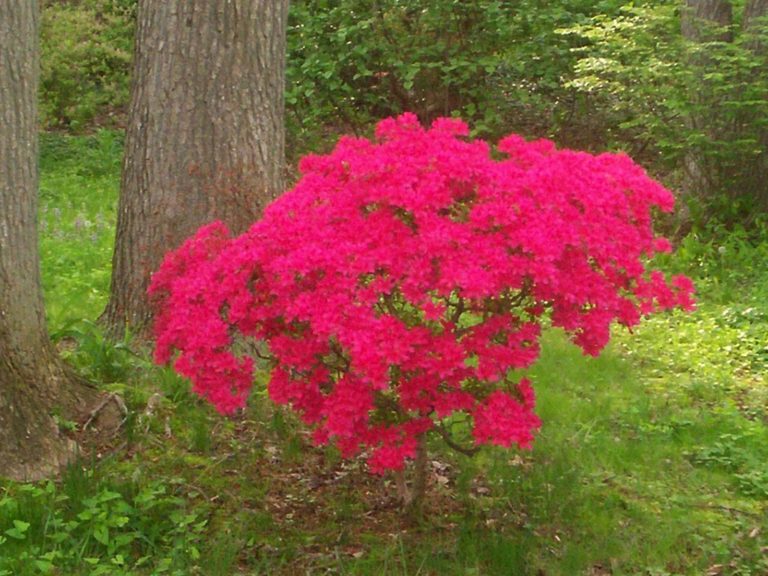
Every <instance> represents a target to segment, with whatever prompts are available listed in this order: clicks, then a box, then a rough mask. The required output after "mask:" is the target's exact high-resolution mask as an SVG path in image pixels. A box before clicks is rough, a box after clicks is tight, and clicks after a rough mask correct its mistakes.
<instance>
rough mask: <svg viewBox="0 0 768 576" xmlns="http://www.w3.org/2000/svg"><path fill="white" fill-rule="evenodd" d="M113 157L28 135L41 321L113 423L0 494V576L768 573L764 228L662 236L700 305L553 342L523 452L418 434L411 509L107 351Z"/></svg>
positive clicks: (340, 465) (280, 426) (273, 414)
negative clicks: (423, 510)
mask: <svg viewBox="0 0 768 576" xmlns="http://www.w3.org/2000/svg"><path fill="white" fill-rule="evenodd" d="M120 153H121V141H120V138H119V136H118V135H116V134H115V133H111V132H100V133H98V134H96V135H92V136H87V137H77V138H74V137H68V136H62V135H50V136H47V137H46V138H44V141H43V160H42V184H41V215H40V227H41V250H42V255H43V275H44V284H45V291H46V305H47V310H48V314H49V324H50V329H51V333H52V335H53V337H54V339H55V340H56V342H57V344H58V346H59V349H60V350H61V351H62V353H63V354H64V355H65V356H67V357H68V358H69V360H70V361H71V362H72V363H73V364H74V365H75V366H76V367H77V368H78V369H79V370H80V371H81V372H82V373H83V374H85V375H86V376H88V377H89V378H91V379H92V380H94V381H96V382H98V383H100V384H101V385H102V387H103V388H104V389H105V390H106V391H109V392H113V393H115V394H116V398H119V399H120V401H122V402H124V404H125V407H126V409H127V414H126V416H125V420H124V422H123V424H122V427H121V429H120V431H119V432H118V434H116V435H114V436H112V437H108V438H105V437H103V436H102V435H101V434H99V431H98V430H94V429H93V427H92V426H89V427H88V428H87V429H84V428H85V427H84V423H83V422H80V423H76V422H65V421H62V422H60V427H61V428H62V429H63V430H65V431H67V433H69V434H72V435H73V436H76V437H78V438H79V439H81V440H83V444H84V446H85V447H86V448H85V452H84V454H83V456H82V458H81V461H80V462H79V463H78V465H75V466H72V467H71V468H70V469H69V470H68V471H67V472H66V473H65V474H64V476H63V478H62V479H61V480H59V481H57V482H44V483H39V484H8V483H6V484H1V485H0V576H5V575H14V576H15V575H28V574H29V575H32V574H56V575H79V574H114V575H120V574H139V575H141V574H177V575H187V574H201V575H206V576H209V575H210V576H216V575H229V574H285V575H294V574H403V575H410V574H422V575H428V574H435V575H438V574H439V575H444V574H445V575H451V574H456V575H459V574H462V575H463V574H477V575H486V574H488V575H495V574H499V575H502V574H503V575H509V574H515V575H516V574H520V575H527V574H530V575H537V576H539V575H543V576H551V575H564V576H569V575H575V574H585V575H605V574H644V575H648V576H662V575H673V574H709V575H712V576H717V575H721V574H722V575H726V574H733V575H737V574H738V575H764V574H767V573H768V382H766V374H768V265H767V264H766V263H768V235H766V236H765V237H763V238H762V242H761V241H759V240H760V239H754V238H753V239H748V238H747V237H746V235H745V234H743V233H734V232H731V233H729V234H725V233H716V232H713V231H710V233H708V234H699V235H694V234H692V235H689V236H688V237H686V238H684V239H681V241H680V242H679V246H678V251H677V253H676V255H674V256H672V257H670V258H668V259H667V260H666V261H664V262H663V265H664V267H665V268H666V269H668V270H670V271H675V272H679V271H683V272H686V273H688V274H690V275H691V276H692V277H693V278H694V280H695V281H696V283H697V286H698V287H699V291H700V295H699V298H700V304H699V309H698V311H697V312H695V313H693V314H670V315H666V316H662V317H658V318H654V319H651V320H649V321H648V322H646V323H645V324H644V325H643V326H641V327H640V328H639V329H638V330H636V331H635V334H628V333H626V332H620V331H617V332H616V334H615V338H614V342H613V344H612V345H611V346H610V347H609V348H608V350H607V351H606V352H605V354H604V355H603V356H602V357H600V358H598V359H591V358H585V357H583V356H582V355H581V354H580V352H579V351H578V350H577V349H576V348H575V347H573V346H571V345H570V344H569V343H568V342H567V341H566V339H565V338H564V337H563V336H562V335H561V334H560V333H558V332H556V331H552V332H550V333H548V334H547V335H546V336H545V340H544V345H543V350H544V353H543V356H542V359H541V362H540V363H539V364H537V366H536V367H535V368H534V369H532V370H531V377H532V379H533V381H534V383H535V387H536V390H537V395H538V412H539V414H540V415H541V418H542V420H543V422H544V425H543V427H542V430H541V433H540V434H539V437H538V438H537V440H536V442H535V445H534V448H533V450H532V451H530V452H524V453H521V452H517V451H508V450H501V449H499V450H496V449H489V450H486V451H484V452H482V453H481V454H480V455H478V456H477V457H475V458H474V459H469V458H467V457H464V456H461V455H457V454H455V453H451V452H450V451H448V450H446V449H445V448H444V447H443V446H441V445H440V444H439V443H437V442H435V443H434V445H432V446H430V451H431V459H430V462H431V470H432V473H431V477H430V490H429V499H428V503H427V510H428V514H427V515H426V516H425V518H424V519H423V520H421V521H418V522H415V523H414V522H412V523H406V522H404V521H403V520H402V519H401V518H400V516H399V513H398V509H397V502H396V500H395V490H394V486H393V481H392V479H391V478H388V477H378V476H372V475H370V474H368V473H367V472H366V471H365V470H364V468H363V467H362V466H361V465H359V464H358V463H356V462H349V461H342V460H341V459H340V458H339V456H338V454H337V453H335V452H334V451H333V450H330V449H318V448H315V447H312V446H311V444H310V442H309V440H308V436H307V434H306V432H305V431H304V429H303V428H302V427H301V426H300V425H298V424H297V423H296V421H295V420H294V419H293V418H292V416H291V415H290V414H288V413H286V412H285V411H283V410H278V409H275V408H274V407H273V406H272V405H271V404H270V403H269V401H268V399H267V398H266V397H265V396H264V394H263V392H257V393H256V394H254V397H253V399H252V402H251V406H250V407H249V409H248V410H247V411H246V412H244V413H242V414H240V415H238V416H236V417H235V418H231V419H225V418H222V417H220V416H218V415H217V414H216V413H215V412H214V411H213V410H212V409H211V408H210V407H209V406H207V405H206V404H204V403H203V402H201V401H199V400H198V399H197V398H195V397H194V396H192V395H191V394H190V393H189V391H188V389H187V385H186V383H185V382H184V381H183V380H181V379H179V378H178V377H177V376H176V375H175V374H173V373H172V372H170V371H169V370H167V369H164V368H159V367H156V366H153V365H152V364H151V362H149V360H148V359H147V358H146V357H145V356H143V355H142V354H140V353H136V352H135V351H131V349H130V345H129V344H126V343H122V344H118V345H114V344H109V343H107V342H105V341H104V339H103V338H102V335H101V333H100V331H99V329H98V327H97V326H96V325H95V323H94V319H95V318H96V317H97V316H98V314H99V313H100V312H101V309H102V308H103V306H104V304H105V302H106V296H107V291H108V287H109V268H110V258H111V247H112V236H113V232H114V219H115V206H116V200H117V186H118V181H119V167H120ZM261 388H262V389H263V386H262V387H261ZM113 401H114V402H116V403H118V400H117V399H115V400H113Z"/></svg>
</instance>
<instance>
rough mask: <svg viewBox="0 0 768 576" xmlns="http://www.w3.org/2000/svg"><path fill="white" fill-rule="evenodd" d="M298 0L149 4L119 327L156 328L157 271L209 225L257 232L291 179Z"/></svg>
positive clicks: (121, 255) (142, 35) (128, 163)
mask: <svg viewBox="0 0 768 576" xmlns="http://www.w3.org/2000/svg"><path fill="white" fill-rule="evenodd" d="M287 12H288V0H274V1H269V2H264V1H262V0H228V1H227V2H211V1H210V0H167V1H163V2H159V1H157V0H139V6H138V17H137V18H138V21H137V27H136V48H135V61H134V70H133V80H132V82H133V83H132V92H131V105H130V112H129V125H128V129H127V133H126V143H125V157H124V162H123V175H122V183H121V190H120V203H119V208H118V222H117V237H116V245H115V252H114V257H113V274H112V288H111V298H110V302H109V304H108V306H107V309H106V311H105V314H104V320H105V323H106V325H107V327H108V330H109V332H110V333H111V335H112V336H114V337H120V336H122V334H123V333H124V331H125V329H126V328H129V329H130V330H132V331H133V332H134V333H136V334H138V335H139V336H143V335H146V329H147V327H148V325H149V322H150V320H151V315H152V314H151V309H150V306H149V303H148V301H147V298H146V291H147V287H148V285H149V282H150V278H151V274H152V273H153V272H154V271H155V270H156V269H157V268H158V266H159V264H160V262H161V260H162V258H163V256H164V254H165V253H166V252H167V251H168V250H170V249H173V248H176V247H177V246H178V245H179V244H180V243H181V242H182V241H183V240H184V239H186V238H187V237H188V236H190V235H191V234H193V233H194V232H195V231H196V230H197V229H198V228H199V227H200V226H201V225H203V224H206V223H208V222H210V221H212V220H223V221H224V222H225V223H226V224H227V225H228V226H229V227H230V228H231V230H232V231H233V232H235V233H239V232H242V231H243V230H245V229H246V228H247V227H248V225H249V224H250V223H252V222H253V221H254V220H255V219H256V218H257V217H259V215H260V214H261V212H262V210H263V208H264V206H265V205H266V204H267V203H268V202H269V201H270V200H272V199H273V198H275V196H276V195H278V194H279V193H280V192H281V191H282V186H283V154H284V152H283V148H284V127H283V89H284V65H285V32H286V26H287Z"/></svg>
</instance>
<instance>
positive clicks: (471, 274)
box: [150, 114, 693, 472]
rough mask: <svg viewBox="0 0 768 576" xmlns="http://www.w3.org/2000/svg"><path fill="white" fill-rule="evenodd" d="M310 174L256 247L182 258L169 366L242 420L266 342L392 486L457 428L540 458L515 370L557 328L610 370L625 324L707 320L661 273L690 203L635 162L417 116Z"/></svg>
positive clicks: (276, 391) (315, 405)
mask: <svg viewBox="0 0 768 576" xmlns="http://www.w3.org/2000/svg"><path fill="white" fill-rule="evenodd" d="M300 169H301V174H302V176H301V180H300V181H299V183H298V184H297V185H296V186H295V188H293V190H291V191H289V192H287V193H286V194H285V195H284V196H282V197H281V198H280V199H278V200H277V201H275V202H274V203H272V204H271V205H270V206H269V207H268V208H267V210H266V212H265V214H264V217H263V218H262V219H261V220H260V221H258V222H256V223H255V224H254V225H253V226H252V227H251V229H250V230H249V231H248V232H246V233H245V234H243V235H242V236H239V237H236V238H230V236H229V234H228V231H227V229H226V228H225V226H224V225H223V224H221V223H213V224H210V225H208V226H206V227H204V228H202V229H200V231H199V232H198V233H197V234H196V235H195V236H194V237H192V238H190V239H189V240H188V241H187V242H186V243H185V244H184V245H183V246H181V247H180V248H179V249H178V250H176V251H174V252H171V253H169V254H168V255H167V256H166V258H165V261H164V262H163V265H162V267H161V268H160V270H159V271H158V272H157V273H156V274H155V276H154V278H153V282H152V286H151V288H150V294H151V296H152V297H153V298H154V300H155V302H156V304H157V310H158V314H157V319H156V335H157V350H156V356H157V360H158V361H159V362H169V361H170V360H171V359H172V358H175V360H174V365H175V368H176V370H178V371H179V372H180V373H182V374H184V375H185V376H187V377H189V378H190V379H191V380H192V382H193V383H194V390H195V391H196V392H197V393H198V394H200V395H202V396H204V397H205V398H207V399H208V400H210V401H211V402H212V403H213V404H214V405H215V406H216V407H217V408H218V409H219V410H220V411H221V412H224V413H227V412H231V411H233V410H235V409H237V408H239V407H242V406H244V404H245V402H246V398H247V395H248V392H249V390H250V387H251V384H252V376H253V375H252V372H253V369H254V364H253V361H252V359H251V358H250V357H248V356H247V355H245V354H244V353H242V350H244V347H243V346H242V344H241V340H242V339H243V337H249V338H253V339H257V340H260V341H263V342H266V344H267V345H268V348H269V357H270V369H271V375H270V381H269V395H270V397H271V398H272V400H273V401H275V402H276V403H278V404H288V405H290V406H292V407H293V408H294V409H295V410H296V411H298V413H299V414H300V415H301V418H302V419H303V420H304V421H305V422H306V423H307V424H309V425H311V426H312V427H313V429H314V438H315V440H316V441H317V442H318V443H321V444H322V443H326V442H334V443H335V444H336V445H337V446H338V447H339V448H340V449H341V451H342V453H343V454H344V455H345V456H352V455H355V454H358V453H361V452H365V453H366V454H367V457H368V463H369V466H370V468H371V470H373V471H375V472H381V471H385V470H398V469H401V468H402V467H403V465H404V463H405V461H406V459H409V458H413V457H414V456H415V454H416V452H417V446H418V445H419V442H420V440H421V438H422V437H423V435H424V434H425V433H426V432H428V431H429V430H431V429H433V428H434V427H435V426H437V425H439V423H440V421H441V420H442V419H444V418H447V417H449V416H451V415H453V414H456V413H464V414H465V415H466V416H467V417H468V419H469V421H470V422H471V425H472V431H473V435H474V441H475V443H476V445H482V444H496V445H501V446H511V445H513V444H515V445H518V446H520V447H523V448H525V447H528V446H529V445H530V444H531V441H532V440H533V437H534V434H535V432H536V430H537V429H538V428H539V427H540V425H541V423H540V420H539V418H538V417H537V416H536V414H535V413H534V404H535V400H534V392H533V388H532V387H531V382H530V381H529V380H527V379H525V378H523V379H521V380H520V381H518V382H515V381H514V379H513V377H512V374H513V371H514V370H516V369H523V368H526V367H528V366H530V365H531V364H533V363H534V362H535V361H536V359H537V357H538V356H539V337H540V333H541V326H542V323H543V322H545V321H546V322H548V323H551V324H552V325H554V326H558V327H561V328H563V329H564V330H565V331H566V332H567V333H568V334H569V335H570V337H571V338H572V340H573V342H575V343H576V344H577V345H578V346H580V347H581V348H582V349H583V350H584V352H585V353H586V354H590V355H597V354H599V352H600V351H601V349H602V348H603V347H604V346H605V345H606V343H607V342H608V339H609V329H610V325H611V323H612V322H613V321H614V320H615V321H618V322H619V323H621V324H624V325H625V326H632V325H634V324H636V323H637V322H638V321H639V320H640V318H641V317H642V316H643V315H646V314H650V313H652V312H655V311H658V310H662V309H667V308H672V307H676V306H680V307H683V308H686V309H689V308H691V307H692V306H693V301H692V292H693V286H692V284H691V282H690V280H688V279H687V278H685V277H682V276H678V277H674V278H672V279H671V280H670V281H667V280H666V279H665V278H664V277H663V276H662V275H661V274H660V273H658V272H650V273H649V272H647V271H646V270H645V267H644V264H643V262H644V260H645V259H646V258H649V257H651V256H652V255H653V254H654V253H655V252H664V251H669V250H670V245H669V242H667V241H666V240H665V239H663V238H658V237H654V235H653V232H652V229H651V210H652V208H654V207H658V208H659V209H661V210H663V211H669V210H671V209H672V205H673V198H672V195H671V194H670V193H669V192H668V191H667V190H666V189H664V188H663V187H662V186H661V185H660V184H658V183H657V182H655V181H653V180H652V179H650V178H649V177H648V176H647V175H646V174H645V173H644V172H643V170H642V169H641V168H639V167H638V166H637V165H635V164H634V163H633V162H632V160H630V159H629V158H628V157H627V156H624V155H617V154H601V155H599V156H593V155H590V154H587V153H583V152H575V151H572V150H557V149H556V148H555V146H554V145H553V144H552V143H551V142H549V141H546V140H538V141H535V142H526V141H525V140H523V139H522V138H521V137H519V136H515V135H512V136H508V137H506V138H504V139H503V140H501V141H500V142H499V144H498V146H497V150H496V151H494V150H492V149H491V148H490V147H489V145H488V144H487V143H486V142H483V141H481V140H470V139H469V138H468V129H467V126H466V125H465V124H463V123H462V122H461V121H458V120H451V119H439V120H437V121H435V122H434V124H433V125H432V126H431V128H429V129H425V128H422V127H421V126H420V125H419V123H418V121H417V120H416V118H415V117H414V116H413V115H408V114H406V115H403V116H400V117H399V118H395V119H388V120H384V121H383V122H381V123H380V124H379V125H378V127H377V129H376V138H375V140H374V141H369V140H366V139H362V138H343V139H341V141H340V142H339V143H338V145H337V146H336V149H335V150H334V151H333V152H332V153H331V154H329V155H326V156H308V157H306V158H304V159H303V160H302V162H301V165H300Z"/></svg>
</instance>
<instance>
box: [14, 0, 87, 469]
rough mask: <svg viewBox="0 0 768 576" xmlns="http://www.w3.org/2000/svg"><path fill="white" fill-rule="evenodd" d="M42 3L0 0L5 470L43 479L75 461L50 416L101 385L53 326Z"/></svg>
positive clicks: (68, 411) (70, 409)
mask: <svg viewBox="0 0 768 576" xmlns="http://www.w3.org/2000/svg"><path fill="white" fill-rule="evenodd" d="M37 33H38V4H37V1H35V0H24V1H22V0H18V1H14V2H0V477H5V478H11V479H15V480H36V479H39V478H42V477H45V476H48V475H51V474H55V473H56V472H57V471H58V470H59V468H60V467H61V466H62V465H63V464H65V463H66V462H68V461H69V459H70V458H71V456H72V454H73V451H72V449H73V447H74V446H73V443H72V442H70V441H68V440H67V439H66V438H64V437H62V436H60V435H59V431H58V428H57V426H56V425H55V423H54V421H53V418H52V416H51V414H52V412H54V411H56V412H59V413H60V414H61V415H62V417H64V418H68V417H69V418H74V415H75V413H76V412H77V411H78V410H80V409H84V408H85V404H86V400H87V399H92V398H93V397H94V392H93V391H91V390H89V389H88V388H86V387H85V386H84V384H83V383H82V382H81V381H79V380H78V379H77V378H76V377H75V376H74V375H73V374H72V373H71V372H70V371H69V370H68V368H67V367H66V366H65V365H64V364H63V362H61V361H60V360H59V359H58V357H57V355H56V353H55V351H54V350H53V347H52V345H51V344H50V341H49V339H48V334H47V330H46V326H45V313H44V308H43V297H42V290H41V287H40V264H39V256H38V242H37V226H36V219H37V185H38V173H37V105H36V102H37V84H38V48H37Z"/></svg>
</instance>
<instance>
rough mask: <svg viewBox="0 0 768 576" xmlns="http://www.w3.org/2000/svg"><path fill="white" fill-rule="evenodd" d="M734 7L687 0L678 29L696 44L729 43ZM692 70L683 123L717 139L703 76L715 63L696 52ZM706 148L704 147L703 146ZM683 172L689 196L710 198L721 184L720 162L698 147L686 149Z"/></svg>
mask: <svg viewBox="0 0 768 576" xmlns="http://www.w3.org/2000/svg"><path fill="white" fill-rule="evenodd" d="M732 23H733V8H732V6H731V3H730V2H729V1H727V0H686V8H685V9H684V10H683V12H682V21H681V30H682V33H683V37H684V38H685V39H687V40H689V41H691V42H695V43H699V44H702V43H707V42H731V41H732V40H733V34H732V31H731V29H730V26H731V24H732ZM690 65H691V66H692V67H693V69H694V75H693V77H694V83H693V85H692V86H691V87H690V102H691V103H692V104H693V106H694V110H693V112H692V113H691V114H690V115H689V117H688V118H687V120H686V122H687V124H688V129H689V130H690V131H691V132H692V133H694V134H700V135H703V136H704V137H705V138H706V140H707V141H708V142H714V141H717V140H718V139H719V138H720V136H721V135H720V134H718V133H717V132H718V131H717V129H716V126H717V111H716V110H715V109H713V108H712V107H711V105H712V104H713V102H712V101H711V100H712V99H711V97H709V96H707V94H708V92H709V89H708V87H707V86H706V84H707V83H706V81H705V75H706V73H707V72H709V71H710V70H711V69H712V67H713V66H715V63H713V62H712V60H711V59H709V58H707V57H706V56H702V55H701V54H699V55H698V56H697V57H693V58H691V60H690ZM705 147H706V146H705ZM684 166H685V173H686V181H685V191H686V193H688V194H690V195H692V196H698V197H700V198H705V199H707V198H712V197H713V196H714V195H715V194H716V193H717V191H718V187H719V185H720V172H719V163H718V162H716V161H712V158H708V155H707V152H706V151H705V150H702V149H698V148H693V147H691V148H689V149H688V150H687V151H686V154H685V158H684Z"/></svg>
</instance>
